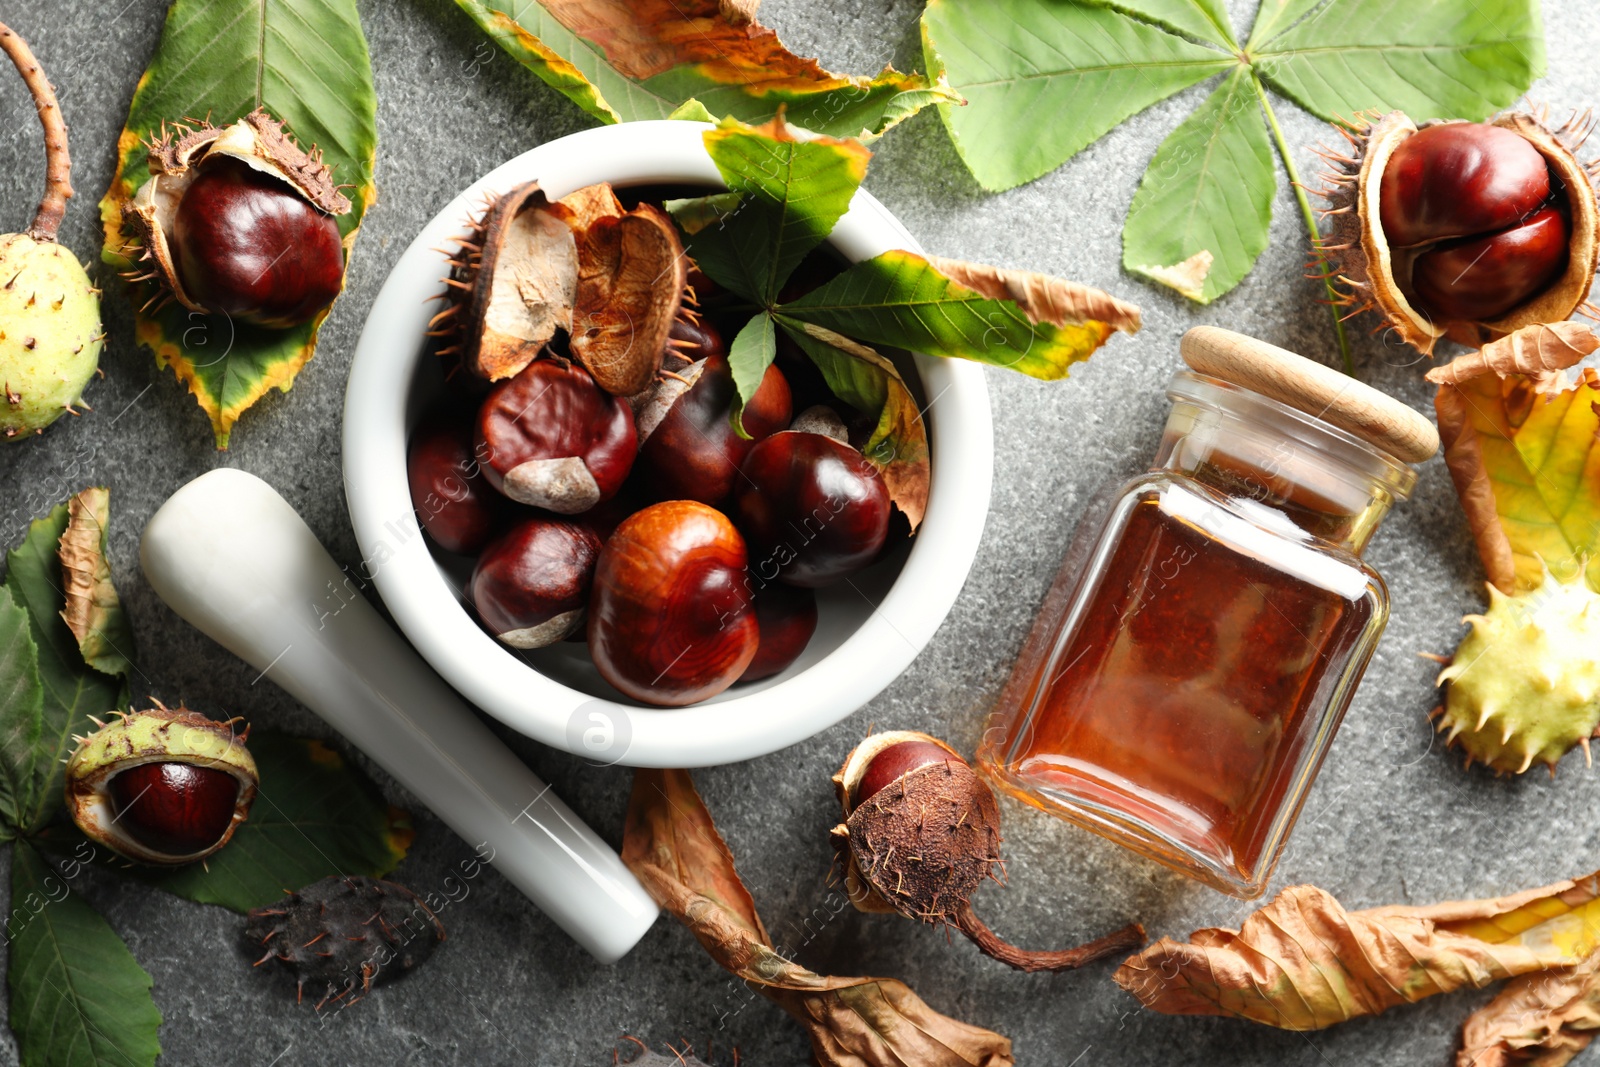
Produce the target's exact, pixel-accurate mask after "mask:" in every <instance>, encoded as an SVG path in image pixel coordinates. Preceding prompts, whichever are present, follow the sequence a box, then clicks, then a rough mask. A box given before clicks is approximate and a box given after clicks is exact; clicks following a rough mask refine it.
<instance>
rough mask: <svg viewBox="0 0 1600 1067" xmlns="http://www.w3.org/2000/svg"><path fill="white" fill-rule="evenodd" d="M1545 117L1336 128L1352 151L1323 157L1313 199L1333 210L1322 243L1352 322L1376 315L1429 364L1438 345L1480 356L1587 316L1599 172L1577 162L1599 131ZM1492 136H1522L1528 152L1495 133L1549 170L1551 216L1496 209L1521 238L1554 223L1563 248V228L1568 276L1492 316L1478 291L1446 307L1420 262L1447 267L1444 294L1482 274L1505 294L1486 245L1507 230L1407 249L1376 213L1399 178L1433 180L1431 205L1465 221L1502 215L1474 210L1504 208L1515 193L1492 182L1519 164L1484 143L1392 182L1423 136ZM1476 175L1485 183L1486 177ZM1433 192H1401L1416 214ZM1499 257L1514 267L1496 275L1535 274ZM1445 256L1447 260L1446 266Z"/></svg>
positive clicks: (1421, 163) (1514, 114)
mask: <svg viewBox="0 0 1600 1067" xmlns="http://www.w3.org/2000/svg"><path fill="white" fill-rule="evenodd" d="M1543 119H1544V116H1543V114H1542V113H1540V114H1531V113H1528V112H1526V111H1511V112H1505V113H1503V114H1500V115H1496V116H1495V117H1494V118H1492V119H1490V120H1489V122H1488V123H1486V124H1482V125H1479V124H1474V123H1463V122H1459V121H1456V120H1450V121H1443V120H1433V121H1430V122H1423V123H1416V122H1413V121H1412V120H1411V119H1410V118H1409V117H1407V116H1406V115H1405V114H1404V113H1403V112H1399V111H1393V112H1390V113H1389V114H1387V115H1383V116H1379V115H1377V114H1376V113H1374V114H1371V115H1364V116H1362V115H1358V116H1357V117H1356V118H1355V119H1354V120H1353V121H1351V122H1348V123H1339V124H1336V127H1335V128H1336V129H1337V130H1338V131H1339V133H1340V134H1341V135H1342V136H1343V137H1344V139H1345V140H1346V142H1347V143H1348V145H1347V148H1346V149H1345V150H1344V151H1337V152H1336V151H1332V150H1326V149H1324V150H1323V151H1322V152H1321V153H1320V154H1321V155H1322V157H1323V159H1324V160H1325V161H1326V162H1327V163H1328V164H1329V169H1328V171H1327V172H1325V173H1324V174H1323V175H1322V178H1323V180H1324V182H1325V183H1326V184H1325V185H1324V187H1323V188H1322V189H1320V190H1314V191H1315V192H1316V193H1317V195H1319V196H1321V197H1322V198H1323V199H1324V200H1326V201H1327V202H1328V207H1327V208H1326V209H1325V210H1324V211H1323V212H1321V214H1322V215H1323V217H1324V219H1325V220H1327V233H1326V234H1325V235H1324V237H1323V238H1322V239H1321V240H1320V241H1319V242H1318V248H1319V251H1320V252H1321V254H1322V256H1323V257H1324V259H1325V260H1326V262H1327V264H1328V267H1327V269H1328V270H1329V271H1330V272H1331V275H1332V277H1333V278H1334V281H1335V283H1336V285H1337V286H1338V287H1340V288H1341V289H1342V296H1341V302H1342V303H1343V304H1344V305H1345V306H1346V307H1348V308H1349V315H1351V316H1353V315H1356V314H1358V313H1360V312H1362V311H1374V312H1376V313H1378V314H1379V315H1381V316H1382V317H1383V318H1384V319H1386V320H1387V321H1388V323H1389V325H1390V326H1391V327H1392V328H1393V329H1394V331H1395V333H1396V334H1397V335H1398V336H1399V337H1400V339H1401V340H1403V341H1405V342H1406V343H1407V344H1409V345H1411V346H1413V347H1414V348H1416V349H1417V350H1418V351H1419V352H1421V353H1423V354H1424V355H1432V353H1433V348H1434V345H1435V344H1436V343H1437V342H1438V340H1439V338H1441V337H1446V338H1449V339H1450V340H1452V341H1456V342H1459V343H1461V344H1464V345H1469V346H1471V347H1474V348H1476V347H1481V346H1482V345H1485V344H1488V343H1490V342H1492V341H1495V340H1498V339H1499V338H1501V337H1504V336H1506V335H1508V334H1510V333H1513V332H1515V331H1516V330H1518V329H1521V328H1522V327H1524V326H1529V325H1532V324H1535V323H1553V322H1560V321H1562V320H1564V319H1566V318H1568V317H1569V316H1570V315H1572V313H1573V312H1574V311H1578V310H1580V309H1581V308H1582V307H1584V306H1585V301H1586V300H1587V299H1588V296H1589V288H1590V286H1591V284H1592V283H1593V281H1594V276H1595V267H1596V262H1597V258H1600V202H1597V199H1596V194H1595V190H1594V187H1593V181H1594V178H1595V171H1594V169H1593V167H1594V165H1593V164H1590V165H1585V164H1583V163H1581V162H1580V161H1579V160H1578V158H1577V156H1576V154H1575V153H1576V151H1577V150H1578V148H1579V146H1580V145H1581V144H1582V143H1583V141H1584V140H1585V138H1586V137H1587V136H1588V134H1589V132H1590V129H1591V126H1592V121H1591V120H1590V119H1589V118H1588V117H1587V116H1581V117H1580V116H1574V118H1573V119H1571V120H1570V121H1568V122H1567V123H1565V124H1564V125H1562V126H1559V127H1556V128H1554V129H1552V128H1550V127H1548V126H1546V125H1545V123H1544V121H1543ZM1484 126H1488V127H1493V128H1494V129H1495V131H1499V130H1504V131H1508V132H1510V133H1512V134H1514V135H1516V137H1518V138H1520V139H1521V142H1517V141H1513V140H1512V139H1510V138H1506V137H1505V136H1504V134H1501V133H1498V132H1496V133H1495V136H1496V137H1498V138H1499V139H1500V140H1501V141H1502V142H1509V143H1511V144H1512V145H1513V146H1519V145H1520V144H1521V143H1522V142H1525V143H1526V145H1528V146H1531V147H1532V148H1533V149H1534V150H1535V151H1536V152H1537V153H1538V156H1539V157H1542V158H1543V160H1544V163H1545V164H1546V166H1547V167H1548V183H1549V190H1550V191H1549V194H1548V197H1547V198H1546V199H1544V200H1543V201H1542V203H1543V205H1544V206H1546V207H1553V208H1554V210H1550V211H1544V212H1537V213H1536V212H1534V211H1533V210H1531V209H1528V208H1526V207H1522V206H1520V205H1515V204H1512V203H1510V201H1509V200H1507V201H1506V203H1504V204H1502V205H1499V206H1501V207H1503V208H1505V209H1506V210H1509V211H1510V212H1511V214H1512V215H1513V216H1515V221H1516V223H1517V224H1518V225H1516V226H1513V227H1512V228H1513V229H1516V230H1517V231H1518V232H1519V233H1521V232H1523V230H1524V229H1525V228H1526V227H1527V224H1529V223H1530V222H1533V221H1542V222H1545V223H1549V224H1550V225H1549V226H1548V227H1546V228H1547V229H1551V230H1552V231H1553V232H1554V233H1555V238H1554V239H1556V240H1560V239H1561V236H1562V235H1561V234H1560V230H1561V229H1562V227H1563V225H1564V226H1565V230H1566V234H1565V240H1566V259H1565V266H1564V269H1563V268H1559V267H1558V268H1555V269H1556V271H1557V273H1556V274H1555V276H1554V278H1553V280H1546V277H1545V276H1541V277H1540V278H1539V279H1537V280H1536V284H1530V285H1528V286H1527V287H1526V288H1527V290H1529V292H1528V295H1526V296H1523V297H1516V298H1513V299H1514V302H1513V303H1512V304H1511V306H1510V307H1500V308H1495V307H1492V306H1489V305H1490V302H1491V298H1490V297H1489V296H1486V295H1485V294H1481V293H1474V292H1471V291H1470V290H1471V286H1470V285H1469V286H1465V287H1464V288H1463V290H1462V292H1460V293H1459V294H1456V295H1457V296H1458V297H1459V298H1457V299H1448V295H1449V294H1445V299H1441V293H1440V292H1439V290H1440V285H1439V284H1438V283H1437V282H1433V281H1431V280H1430V279H1427V278H1424V277H1423V276H1422V272H1423V266H1424V265H1425V262H1424V261H1425V260H1428V259H1429V258H1430V257H1431V258H1433V259H1438V260H1439V262H1437V263H1434V264H1431V266H1433V267H1437V268H1439V270H1438V271H1435V273H1439V274H1440V276H1441V277H1442V278H1443V280H1444V288H1445V289H1448V288H1450V287H1451V285H1452V283H1453V284H1454V285H1455V286H1457V287H1458V288H1459V287H1462V277H1463V276H1464V275H1466V273H1467V271H1468V270H1472V271H1474V277H1478V276H1481V277H1482V278H1483V279H1484V281H1485V282H1487V283H1492V284H1491V288H1492V289H1495V290H1497V291H1498V290H1504V289H1505V288H1506V283H1505V282H1504V281H1502V280H1501V279H1500V278H1498V277H1496V273H1495V271H1496V268H1495V267H1494V266H1493V265H1492V264H1493V262H1494V260H1495V258H1496V254H1494V253H1493V252H1492V250H1491V249H1490V247H1489V246H1488V245H1487V244H1486V243H1485V241H1487V240H1488V239H1489V238H1491V237H1497V238H1502V239H1504V238H1506V237H1507V236H1508V234H1509V233H1510V231H1509V230H1508V231H1506V232H1502V233H1483V234H1479V235H1478V236H1479V238H1480V240H1477V241H1474V240H1472V239H1471V238H1469V237H1465V236H1460V237H1458V236H1455V235H1442V236H1440V237H1439V238H1437V239H1434V238H1430V239H1429V240H1426V241H1421V242H1415V241H1414V242H1412V243H1407V241H1408V240H1409V238H1408V236H1407V235H1406V234H1405V233H1394V234H1390V233H1386V232H1385V229H1384V222H1383V217H1384V213H1385V208H1384V207H1383V205H1382V204H1380V194H1382V193H1384V191H1385V190H1386V189H1388V190H1389V194H1388V195H1389V196H1390V197H1393V196H1394V195H1396V192H1397V189H1398V188H1399V186H1400V184H1401V182H1400V180H1399V178H1400V176H1401V175H1402V174H1403V176H1404V183H1405V184H1408V185H1415V183H1418V182H1430V181H1431V182H1435V183H1440V184H1442V185H1444V186H1446V187H1447V188H1445V189H1441V190H1437V191H1436V192H1435V195H1434V197H1433V199H1434V200H1435V201H1436V202H1445V203H1449V204H1452V205H1454V208H1455V210H1456V211H1458V212H1460V213H1461V214H1462V215H1463V216H1464V217H1465V216H1471V215H1472V214H1474V210H1475V209H1479V208H1485V207H1488V208H1493V207H1495V206H1496V205H1495V204H1492V203H1490V204H1482V203H1477V202H1475V201H1474V200H1473V199H1472V198H1474V197H1477V198H1501V199H1505V198H1507V197H1508V189H1507V186H1508V184H1510V183H1508V182H1505V181H1495V180H1494V179H1493V176H1492V173H1490V172H1492V170H1493V168H1494V167H1495V166H1496V165H1497V164H1503V166H1505V167H1506V168H1511V169H1514V167H1515V163H1514V162H1513V161H1505V160H1504V153H1501V152H1497V151H1496V150H1495V148H1494V146H1493V145H1490V144H1485V145H1483V146H1482V147H1481V149H1480V150H1479V151H1478V152H1476V153H1462V154H1461V156H1460V158H1457V159H1454V160H1451V159H1445V158H1436V159H1434V160H1432V161H1429V160H1423V159H1417V158H1412V159H1410V160H1409V161H1407V162H1406V164H1405V165H1406V166H1408V167H1409V168H1410V169H1409V170H1407V171H1401V172H1396V174H1395V175H1393V176H1391V177H1392V179H1394V180H1391V181H1389V182H1386V181H1385V176H1386V175H1389V174H1390V171H1391V169H1392V168H1391V164H1392V163H1394V161H1395V160H1396V158H1397V153H1399V155H1400V156H1402V157H1405V156H1412V157H1415V156H1419V155H1420V154H1421V151H1420V149H1419V150H1418V151H1406V152H1402V147H1403V146H1404V145H1406V143H1407V142H1408V141H1410V140H1411V139H1412V138H1414V137H1416V136H1417V135H1418V134H1419V133H1424V132H1427V131H1432V130H1437V129H1439V128H1440V127H1450V128H1454V129H1460V130H1464V131H1472V130H1477V131H1482V130H1483V128H1484ZM1429 136H1430V137H1434V135H1432V134H1430V135H1429ZM1421 144H1422V142H1421V141H1419V142H1417V145H1419V146H1420V145H1421ZM1413 147H1414V148H1415V147H1416V146H1413ZM1520 154H1521V155H1526V154H1527V152H1526V148H1520ZM1430 163H1431V167H1430ZM1474 164H1476V165H1477V166H1476V169H1474V166H1473V165H1474ZM1477 170H1483V171H1485V173H1483V174H1479V173H1477ZM1452 182H1454V183H1456V184H1459V185H1462V186H1463V189H1461V190H1456V189H1453V188H1448V187H1449V186H1450V185H1451V184H1452ZM1512 188H1513V189H1514V186H1513V187H1512ZM1427 192H1428V191H1427V190H1425V189H1424V190H1418V189H1416V188H1408V189H1405V190H1404V195H1405V197H1406V198H1407V203H1406V205H1405V206H1406V207H1409V208H1411V209H1413V210H1415V208H1416V206H1417V204H1419V203H1423V202H1425V201H1424V200H1422V199H1421V198H1423V197H1425V196H1426V194H1427ZM1538 199H1540V198H1539V197H1535V200H1538ZM1536 206H1537V205H1536ZM1402 210H1403V208H1401V207H1400V206H1399V205H1397V204H1396V203H1394V202H1393V201H1391V202H1390V203H1389V205H1388V207H1387V211H1388V214H1389V217H1390V222H1391V224H1393V223H1395V222H1396V221H1397V220H1398V219H1399V218H1400V217H1401V211H1402ZM1418 221H1420V220H1418ZM1497 225H1498V224H1497ZM1413 236H1414V235H1413ZM1530 239H1531V238H1530ZM1502 251H1503V252H1504V253H1505V254H1506V255H1507V256H1508V257H1509V258H1510V260H1511V261H1510V262H1508V263H1503V264H1500V265H1499V267H1498V269H1499V270H1500V271H1509V272H1512V273H1513V274H1514V273H1515V272H1516V271H1517V270H1518V269H1523V270H1526V269H1528V268H1527V267H1520V268H1519V265H1518V264H1517V263H1516V262H1515V257H1516V254H1517V253H1516V252H1515V251H1512V250H1509V249H1506V250H1502ZM1441 256H1443V257H1446V258H1444V259H1440V257H1441ZM1481 287H1482V286H1480V288H1481ZM1430 290H1432V291H1430ZM1430 303H1431V304H1432V305H1433V306H1432V307H1431V308H1430V306H1429V305H1430ZM1472 309H1482V310H1481V312H1480V313H1478V314H1470V313H1468V312H1469V310H1472Z"/></svg>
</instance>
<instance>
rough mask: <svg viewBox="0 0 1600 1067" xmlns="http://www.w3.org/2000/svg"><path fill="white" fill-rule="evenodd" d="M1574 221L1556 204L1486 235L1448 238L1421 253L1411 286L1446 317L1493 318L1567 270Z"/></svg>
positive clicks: (1424, 302)
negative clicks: (1524, 219) (1508, 227)
mask: <svg viewBox="0 0 1600 1067" xmlns="http://www.w3.org/2000/svg"><path fill="white" fill-rule="evenodd" d="M1567 245H1568V226H1567V220H1566V218H1565V216H1563V215H1562V214H1561V212H1559V211H1556V210H1554V209H1553V208H1545V209H1544V210H1543V211H1538V212H1535V213H1534V215H1533V216H1532V217H1531V218H1529V219H1528V221H1527V222H1525V223H1523V224H1522V225H1520V226H1515V227H1513V228H1511V229H1509V230H1502V231H1500V232H1499V233H1494V234H1489V235H1488V236H1485V237H1469V238H1465V239H1463V240H1459V241H1446V242H1443V243H1442V244H1439V245H1437V246H1435V247H1434V248H1431V249H1429V250H1428V251H1426V252H1424V253H1423V254H1422V255H1420V256H1418V257H1417V259H1416V262H1415V263H1414V264H1412V267H1411V287H1412V289H1413V290H1414V291H1415V293H1416V296H1417V303H1418V305H1419V306H1420V307H1421V308H1422V309H1423V310H1425V311H1427V312H1428V313H1429V314H1431V315H1433V316H1435V317H1438V318H1441V319H1493V318H1498V317H1499V316H1501V315H1503V314H1505V313H1506V312H1508V311H1510V310H1511V309H1512V308H1514V307H1516V306H1517V305H1519V304H1521V303H1522V302H1523V301H1524V300H1526V299H1528V298H1529V297H1530V296H1532V295H1533V294H1535V293H1537V292H1539V291H1540V290H1542V289H1544V288H1545V287H1546V286H1548V285H1550V283H1552V282H1554V281H1555V280H1556V279H1557V278H1559V277H1560V276H1561V274H1562V272H1563V271H1565V270H1566V269H1567V255H1568V253H1567Z"/></svg>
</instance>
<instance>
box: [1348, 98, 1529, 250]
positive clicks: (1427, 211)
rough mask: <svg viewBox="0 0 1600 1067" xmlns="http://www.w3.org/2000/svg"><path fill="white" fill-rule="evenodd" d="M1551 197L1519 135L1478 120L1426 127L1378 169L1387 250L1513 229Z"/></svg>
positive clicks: (1527, 146) (1523, 139)
mask: <svg viewBox="0 0 1600 1067" xmlns="http://www.w3.org/2000/svg"><path fill="white" fill-rule="evenodd" d="M1549 196H1550V168H1549V166H1548V165H1547V164H1546V163H1545V161H1544V157H1543V156H1541V155H1540V154H1539V150H1538V149H1536V148H1534V147H1533V145H1532V144H1530V143H1529V142H1528V140H1527V139H1526V138H1524V137H1521V136H1519V135H1518V134H1516V133H1513V132H1512V131H1511V130H1508V129H1505V128H1503V127H1500V126H1490V125H1487V124H1485V123H1481V122H1448V123H1443V124H1441V125H1438V126H1429V127H1427V128H1426V129H1423V130H1419V131H1418V132H1417V133H1416V134H1415V135H1413V136H1411V137H1408V138H1406V139H1405V140H1404V141H1401V142H1400V144H1399V146H1398V147H1397V148H1395V150H1394V154H1393V155H1391V156H1390V157H1389V165H1388V166H1387V167H1385V168H1384V171H1383V181H1382V182H1381V183H1380V185H1379V188H1378V217H1379V219H1380V220H1381V222H1382V224H1383V233H1384V236H1385V237H1387V238H1388V240H1389V244H1390V246H1391V247H1393V248H1409V247H1411V246H1413V245H1419V244H1423V243H1425V242H1428V241H1440V240H1445V239H1448V238H1452V237H1471V236H1478V235H1481V234H1486V233H1495V232H1497V231H1500V230H1504V229H1507V228H1508V227H1511V226H1516V225H1518V224H1519V223H1521V222H1523V221H1524V220H1526V219H1527V218H1528V217H1529V216H1531V215H1532V214H1533V213H1534V212H1536V211H1538V210H1539V208H1540V207H1541V206H1542V205H1543V204H1544V202H1545V201H1546V200H1547V199H1548V198H1549Z"/></svg>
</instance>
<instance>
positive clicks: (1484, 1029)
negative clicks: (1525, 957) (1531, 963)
mask: <svg viewBox="0 0 1600 1067" xmlns="http://www.w3.org/2000/svg"><path fill="white" fill-rule="evenodd" d="M1597 1031H1600V952H1591V953H1589V955H1588V956H1587V957H1585V958H1584V960H1583V962H1582V963H1579V964H1577V965H1576V966H1573V967H1557V968H1555V969H1553V970H1549V971H1545V972H1543V973H1541V974H1525V975H1523V976H1521V977H1520V978H1513V979H1512V980H1511V981H1509V982H1507V983H1506V984H1505V987H1504V988H1503V989H1501V990H1500V992H1499V993H1497V994H1495V998H1494V999H1493V1000H1491V1001H1489V1003H1487V1004H1485V1005H1484V1006H1483V1007H1481V1008H1479V1009H1478V1010H1477V1011H1475V1012H1473V1013H1472V1014H1471V1015H1470V1016H1468V1018H1467V1021H1466V1024H1465V1025H1464V1026H1462V1028H1461V1047H1460V1048H1459V1049H1458V1050H1457V1051H1456V1067H1512V1065H1513V1064H1531V1065H1533V1067H1562V1065H1563V1064H1565V1063H1567V1062H1569V1061H1570V1060H1571V1059H1572V1058H1573V1057H1574V1056H1576V1055H1577V1054H1578V1053H1580V1052H1582V1051H1583V1050H1584V1049H1586V1048H1588V1047H1589V1043H1590V1042H1591V1041H1593V1040H1594V1038H1595V1034H1596V1032H1597Z"/></svg>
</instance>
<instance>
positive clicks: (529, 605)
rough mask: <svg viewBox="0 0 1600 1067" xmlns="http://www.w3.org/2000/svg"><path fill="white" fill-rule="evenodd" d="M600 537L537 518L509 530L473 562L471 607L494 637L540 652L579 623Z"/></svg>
mask: <svg viewBox="0 0 1600 1067" xmlns="http://www.w3.org/2000/svg"><path fill="white" fill-rule="evenodd" d="M599 556H600V537H599V535H598V534H596V533H595V531H594V530H593V529H590V528H589V527H588V526H587V525H585V524H583V523H579V522H562V521H559V520H557V519H550V518H545V517H543V516H536V517H534V518H530V519H525V520H523V521H522V522H520V523H518V524H517V525H515V526H513V527H512V528H511V529H510V530H508V531H507V532H506V533H505V535H504V536H502V537H500V538H499V539H498V540H496V541H495V542H494V543H493V544H491V545H490V546H489V547H488V548H486V549H484V551H483V554H482V555H481V556H479V557H478V565H477V567H476V568H475V569H474V570H473V572H472V583H471V588H472V603H473V605H474V606H475V607H476V608H477V609H478V617H479V618H480V619H482V620H483V624H484V626H486V627H488V629H489V632H490V633H492V634H494V636H495V637H496V638H498V639H499V640H501V641H503V642H505V643H506V644H508V645H510V646H511V647H512V648H543V647H544V646H545V645H549V644H554V643H555V642H557V641H560V640H561V639H562V638H564V637H566V636H567V635H568V634H570V633H572V632H573V631H575V630H577V629H578V627H580V626H581V625H582V624H583V612H584V608H585V607H586V606H587V605H588V602H589V585H590V582H591V581H592V580H593V578H594V566H595V561H596V560H597V559H598V558H599Z"/></svg>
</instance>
